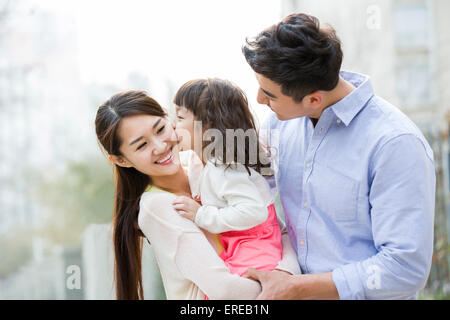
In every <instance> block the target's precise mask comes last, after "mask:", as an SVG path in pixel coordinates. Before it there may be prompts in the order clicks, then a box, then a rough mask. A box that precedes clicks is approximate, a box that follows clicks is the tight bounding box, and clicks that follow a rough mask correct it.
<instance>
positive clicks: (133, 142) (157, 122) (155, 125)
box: [130, 118, 162, 146]
mask: <svg viewBox="0 0 450 320" xmlns="http://www.w3.org/2000/svg"><path fill="white" fill-rule="evenodd" d="M161 120H162V118H159V119H158V120H157V121H156V122H155V124H154V125H153V127H152V128H153V129H155V128H156V127H157V126H158V124H159V123H160V122H161ZM142 138H143V136H140V137H139V138H137V139H134V140H133V141H131V142H130V146H131V145H133V144H135V143H136V142H138V141H139V140H141V139H142Z"/></svg>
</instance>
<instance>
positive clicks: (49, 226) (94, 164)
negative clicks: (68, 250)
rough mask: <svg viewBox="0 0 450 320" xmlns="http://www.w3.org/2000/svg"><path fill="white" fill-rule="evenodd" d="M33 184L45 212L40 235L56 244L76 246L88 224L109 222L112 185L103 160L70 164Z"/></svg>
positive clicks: (110, 173)
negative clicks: (61, 170) (52, 175)
mask: <svg viewBox="0 0 450 320" xmlns="http://www.w3.org/2000/svg"><path fill="white" fill-rule="evenodd" d="M36 185H37V188H36V190H35V195H36V196H37V201H39V202H41V204H42V205H44V206H45V207H46V208H47V211H48V214H47V215H46V217H45V223H44V226H43V227H42V228H40V230H39V234H40V235H41V236H44V237H45V238H48V239H49V240H51V241H53V242H55V243H60V244H74V243H78V242H79V241H80V236H81V234H82V232H83V230H84V228H85V227H86V226H87V225H88V224H90V223H108V222H110V221H111V218H112V210H113V196H114V190H113V189H114V185H113V178H112V170H111V167H109V166H108V165H107V162H106V160H105V159H104V158H100V157H89V158H86V159H85V160H83V161H81V162H80V161H78V162H69V163H68V165H67V167H66V170H64V171H63V172H62V173H60V174H57V175H56V176H54V177H51V178H50V177H48V175H44V174H43V175H41V176H40V177H39V178H38V183H37V184H36Z"/></svg>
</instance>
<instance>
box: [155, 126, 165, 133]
mask: <svg viewBox="0 0 450 320" xmlns="http://www.w3.org/2000/svg"><path fill="white" fill-rule="evenodd" d="M165 127H166V126H165V125H164V126H162V127H161V128H160V129H159V130H158V131H157V133H161V132H163V130H164V128H165Z"/></svg>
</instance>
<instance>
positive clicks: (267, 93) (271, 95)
mask: <svg viewBox="0 0 450 320" xmlns="http://www.w3.org/2000/svg"><path fill="white" fill-rule="evenodd" d="M261 90H262V92H264V93H265V94H266V95H268V96H269V97H271V98H274V99H276V98H277V97H276V96H275V95H273V94H271V93H270V92H269V91H266V90H264V89H263V88H261Z"/></svg>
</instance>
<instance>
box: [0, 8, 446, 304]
mask: <svg viewBox="0 0 450 320" xmlns="http://www.w3.org/2000/svg"><path fill="white" fill-rule="evenodd" d="M293 12H305V13H308V14H312V15H315V16H316V17H318V18H319V19H320V20H321V22H322V23H329V24H331V25H332V26H333V27H334V28H335V29H336V30H337V34H338V36H339V37H340V38H341V40H342V42H343V49H344V55H345V57H344V66H343V69H346V70H350V71H356V72H360V73H365V74H368V75H370V76H371V78H372V82H373V85H374V87H375V91H376V93H377V94H378V95H380V96H381V97H383V98H385V99H386V100H389V101H390V102H392V103H393V104H395V105H397V106H398V107H399V108H400V109H401V110H402V111H403V112H405V113H406V114H407V115H408V116H409V117H410V118H411V119H412V120H413V121H414V122H415V123H416V124H417V125H418V126H419V127H420V128H421V130H422V131H423V133H424V134H425V136H426V137H427V139H428V141H429V143H430V145H431V146H432V147H433V150H434V154H435V161H436V174H437V193H436V210H435V222H436V223H435V239H434V245H435V248H434V254H433V265H432V270H431V273H430V277H429V280H428V283H427V286H426V288H425V289H424V290H423V291H422V292H421V293H420V298H421V299H449V298H450V270H449V262H450V255H449V242H450V236H449V235H450V202H449V199H450V189H449V185H450V175H449V164H450V151H449V135H448V132H449V121H450V113H449V110H450V90H448V86H449V84H450V66H449V62H448V61H449V60H448V57H449V56H450V31H449V30H450V19H448V15H449V14H450V1H448V0H246V1H240V0H228V1H218V0H209V1H206V0H204V1H196V0H190V1H181V0H180V1H176V0H165V1H138V0H127V1H125V0H120V1H119V0H117V1H111V0H108V1H107V0H92V1H75V0H0V299H113V298H114V286H113V282H112V279H113V274H112V272H113V253H112V247H111V241H110V237H111V228H110V221H111V217H112V206H113V181H112V170H111V166H110V165H109V164H108V162H107V161H106V159H105V158H104V156H103V155H102V153H101V152H100V149H99V147H98V145H97V141H96V138H95V132H94V117H95V112H96V110H97V107H98V105H99V104H101V103H102V102H104V101H105V100H107V99H108V98H109V97H110V96H111V95H113V94H115V93H117V92H119V91H123V90H128V89H142V90H146V91H147V92H148V93H149V94H150V95H151V96H152V97H154V98H155V99H156V100H157V101H158V102H159V103H160V104H161V105H163V106H164V107H165V108H166V109H167V110H168V111H169V112H173V103H172V99H173V95H174V93H175V91H176V90H177V88H178V87H179V86H181V85H182V84H183V83H184V82H185V81H187V80H190V79H194V78H204V77H220V78H226V79H229V80H231V81H233V82H234V83H236V84H237V85H239V86H240V87H241V88H242V89H244V91H245V92H246V93H247V95H248V97H249V101H250V104H251V107H252V111H253V112H254V114H255V116H256V118H257V119H258V120H259V123H262V121H264V119H265V118H266V116H267V115H268V108H267V107H265V106H261V105H258V104H257V103H256V92H257V88H258V86H257V82H256V80H255V78H254V74H253V72H252V70H251V69H250V67H249V66H248V65H247V63H246V62H245V59H244V56H243V55H242V53H241V46H242V45H243V43H244V41H245V38H246V37H252V36H255V35H256V34H257V33H258V32H260V31H262V30H263V29H264V28H266V27H268V26H270V25H272V24H275V23H277V22H278V21H279V20H280V19H282V18H283V17H284V16H286V15H288V14H290V13H293ZM405 223H408V222H407V221H405ZM143 263H144V266H143V273H144V275H143V276H144V283H145V284H144V289H145V297H146V299H165V295H164V290H163V287H162V283H161V278H160V276H159V271H158V267H157V264H156V262H155V259H154V256H153V254H152V249H151V247H150V246H149V245H148V244H146V243H145V247H144V262H143Z"/></svg>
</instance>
